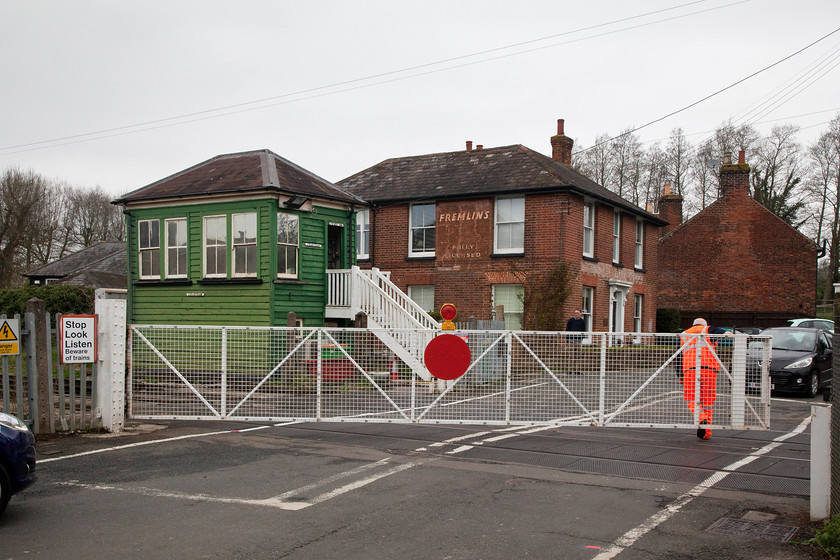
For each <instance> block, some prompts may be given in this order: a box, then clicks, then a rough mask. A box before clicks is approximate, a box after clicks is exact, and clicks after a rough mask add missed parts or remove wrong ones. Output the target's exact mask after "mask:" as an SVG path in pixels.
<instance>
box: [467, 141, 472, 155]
mask: <svg viewBox="0 0 840 560" xmlns="http://www.w3.org/2000/svg"><path fill="white" fill-rule="evenodd" d="M467 151H468V152H471V151H472V140H467Z"/></svg>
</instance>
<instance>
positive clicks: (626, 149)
mask: <svg viewBox="0 0 840 560" xmlns="http://www.w3.org/2000/svg"><path fill="white" fill-rule="evenodd" d="M631 130H632V129H628V130H626V131H624V132H622V133H621V134H619V135H618V136H616V137H615V138H614V139H613V141H612V142H611V143H610V155H611V157H612V161H613V169H614V170H615V173H614V174H613V181H614V182H613V183H612V184H604V186H605V187H607V188H608V189H610V190H611V191H613V192H614V193H616V194H617V195H618V196H620V197H622V198H624V199H625V200H629V201H630V202H632V203H633V204H636V205H637V206H638V204H639V181H640V175H641V160H642V145H641V142H639V137H638V136H636V135H635V134H633V133H632V132H631Z"/></svg>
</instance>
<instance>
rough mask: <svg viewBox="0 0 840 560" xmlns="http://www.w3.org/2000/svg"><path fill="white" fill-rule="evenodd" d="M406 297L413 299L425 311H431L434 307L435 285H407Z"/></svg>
mask: <svg viewBox="0 0 840 560" xmlns="http://www.w3.org/2000/svg"><path fill="white" fill-rule="evenodd" d="M408 297H410V298H411V299H412V301H414V303H416V304H417V305H419V306H420V308H421V309H422V310H423V311H425V312H426V313H431V312H432V311H433V310H434V308H435V287H434V285H428V286H409V287H408Z"/></svg>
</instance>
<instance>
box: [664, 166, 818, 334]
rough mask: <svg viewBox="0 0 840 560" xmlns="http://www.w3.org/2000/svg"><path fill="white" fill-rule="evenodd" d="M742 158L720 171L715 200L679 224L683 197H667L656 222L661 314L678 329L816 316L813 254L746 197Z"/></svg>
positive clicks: (814, 251)
mask: <svg viewBox="0 0 840 560" xmlns="http://www.w3.org/2000/svg"><path fill="white" fill-rule="evenodd" d="M749 174H750V166H749V165H748V164H747V163H746V162H745V156H744V152H743V151H741V152H740V154H739V156H738V162H737V163H733V162H732V161H731V156H729V155H727V156H726V157H725V159H724V163H723V165H722V166H721V168H720V187H721V193H720V194H721V196H720V198H719V199H718V200H717V201H715V202H714V203H712V204H710V205H709V206H708V207H706V208H705V209H704V210H702V211H701V212H699V213H698V214H697V215H695V216H694V217H692V218H691V219H690V220H687V221H686V222H684V223H681V222H682V197H680V196H679V195H675V194H671V193H665V194H663V196H662V198H661V199H660V201H659V216H660V217H661V218H662V219H664V220H666V221H668V222H669V225H668V226H665V227H664V228H663V230H662V236H661V238H660V239H659V263H660V269H659V277H660V280H659V307H661V308H674V309H678V310H679V311H680V316H681V325H682V327H687V326H689V325H690V324H691V321H692V320H693V319H694V318H695V317H705V318H706V319H708V320H709V322H710V324H715V325H719V326H759V327H768V326H777V325H783V324H784V322H785V320H786V319H789V318H792V317H800V316H814V313H815V312H816V307H815V306H816V299H815V293H816V292H815V289H816V274H817V252H818V249H819V248H818V247H817V245H816V244H814V243H813V242H812V241H811V240H810V239H808V238H807V237H805V236H804V235H802V234H801V233H799V232H798V231H797V230H796V229H794V228H792V227H791V226H790V225H788V224H787V223H786V222H784V221H783V220H782V219H780V218H779V217H778V216H776V215H775V214H773V213H772V212H770V211H769V210H768V209H766V208H765V207H764V206H762V205H761V204H759V203H758V202H756V201H755V200H753V199H752V198H750V196H749Z"/></svg>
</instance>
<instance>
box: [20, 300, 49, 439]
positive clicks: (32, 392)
mask: <svg viewBox="0 0 840 560" xmlns="http://www.w3.org/2000/svg"><path fill="white" fill-rule="evenodd" d="M46 314H47V305H46V303H44V300H41V299H38V298H32V299H30V300H27V301H26V329H27V330H28V331H29V343H28V344H27V364H28V368H27V369H28V370H29V414H30V416H31V418H32V423H33V428H34V429H33V431H34V432H35V433H36V434H46V433H49V431H50V416H51V415H52V413H53V411H52V406H51V404H52V387H50V384H49V375H50V372H49V369H47V320H46V319H47V318H46ZM33 405H34V406H33Z"/></svg>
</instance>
